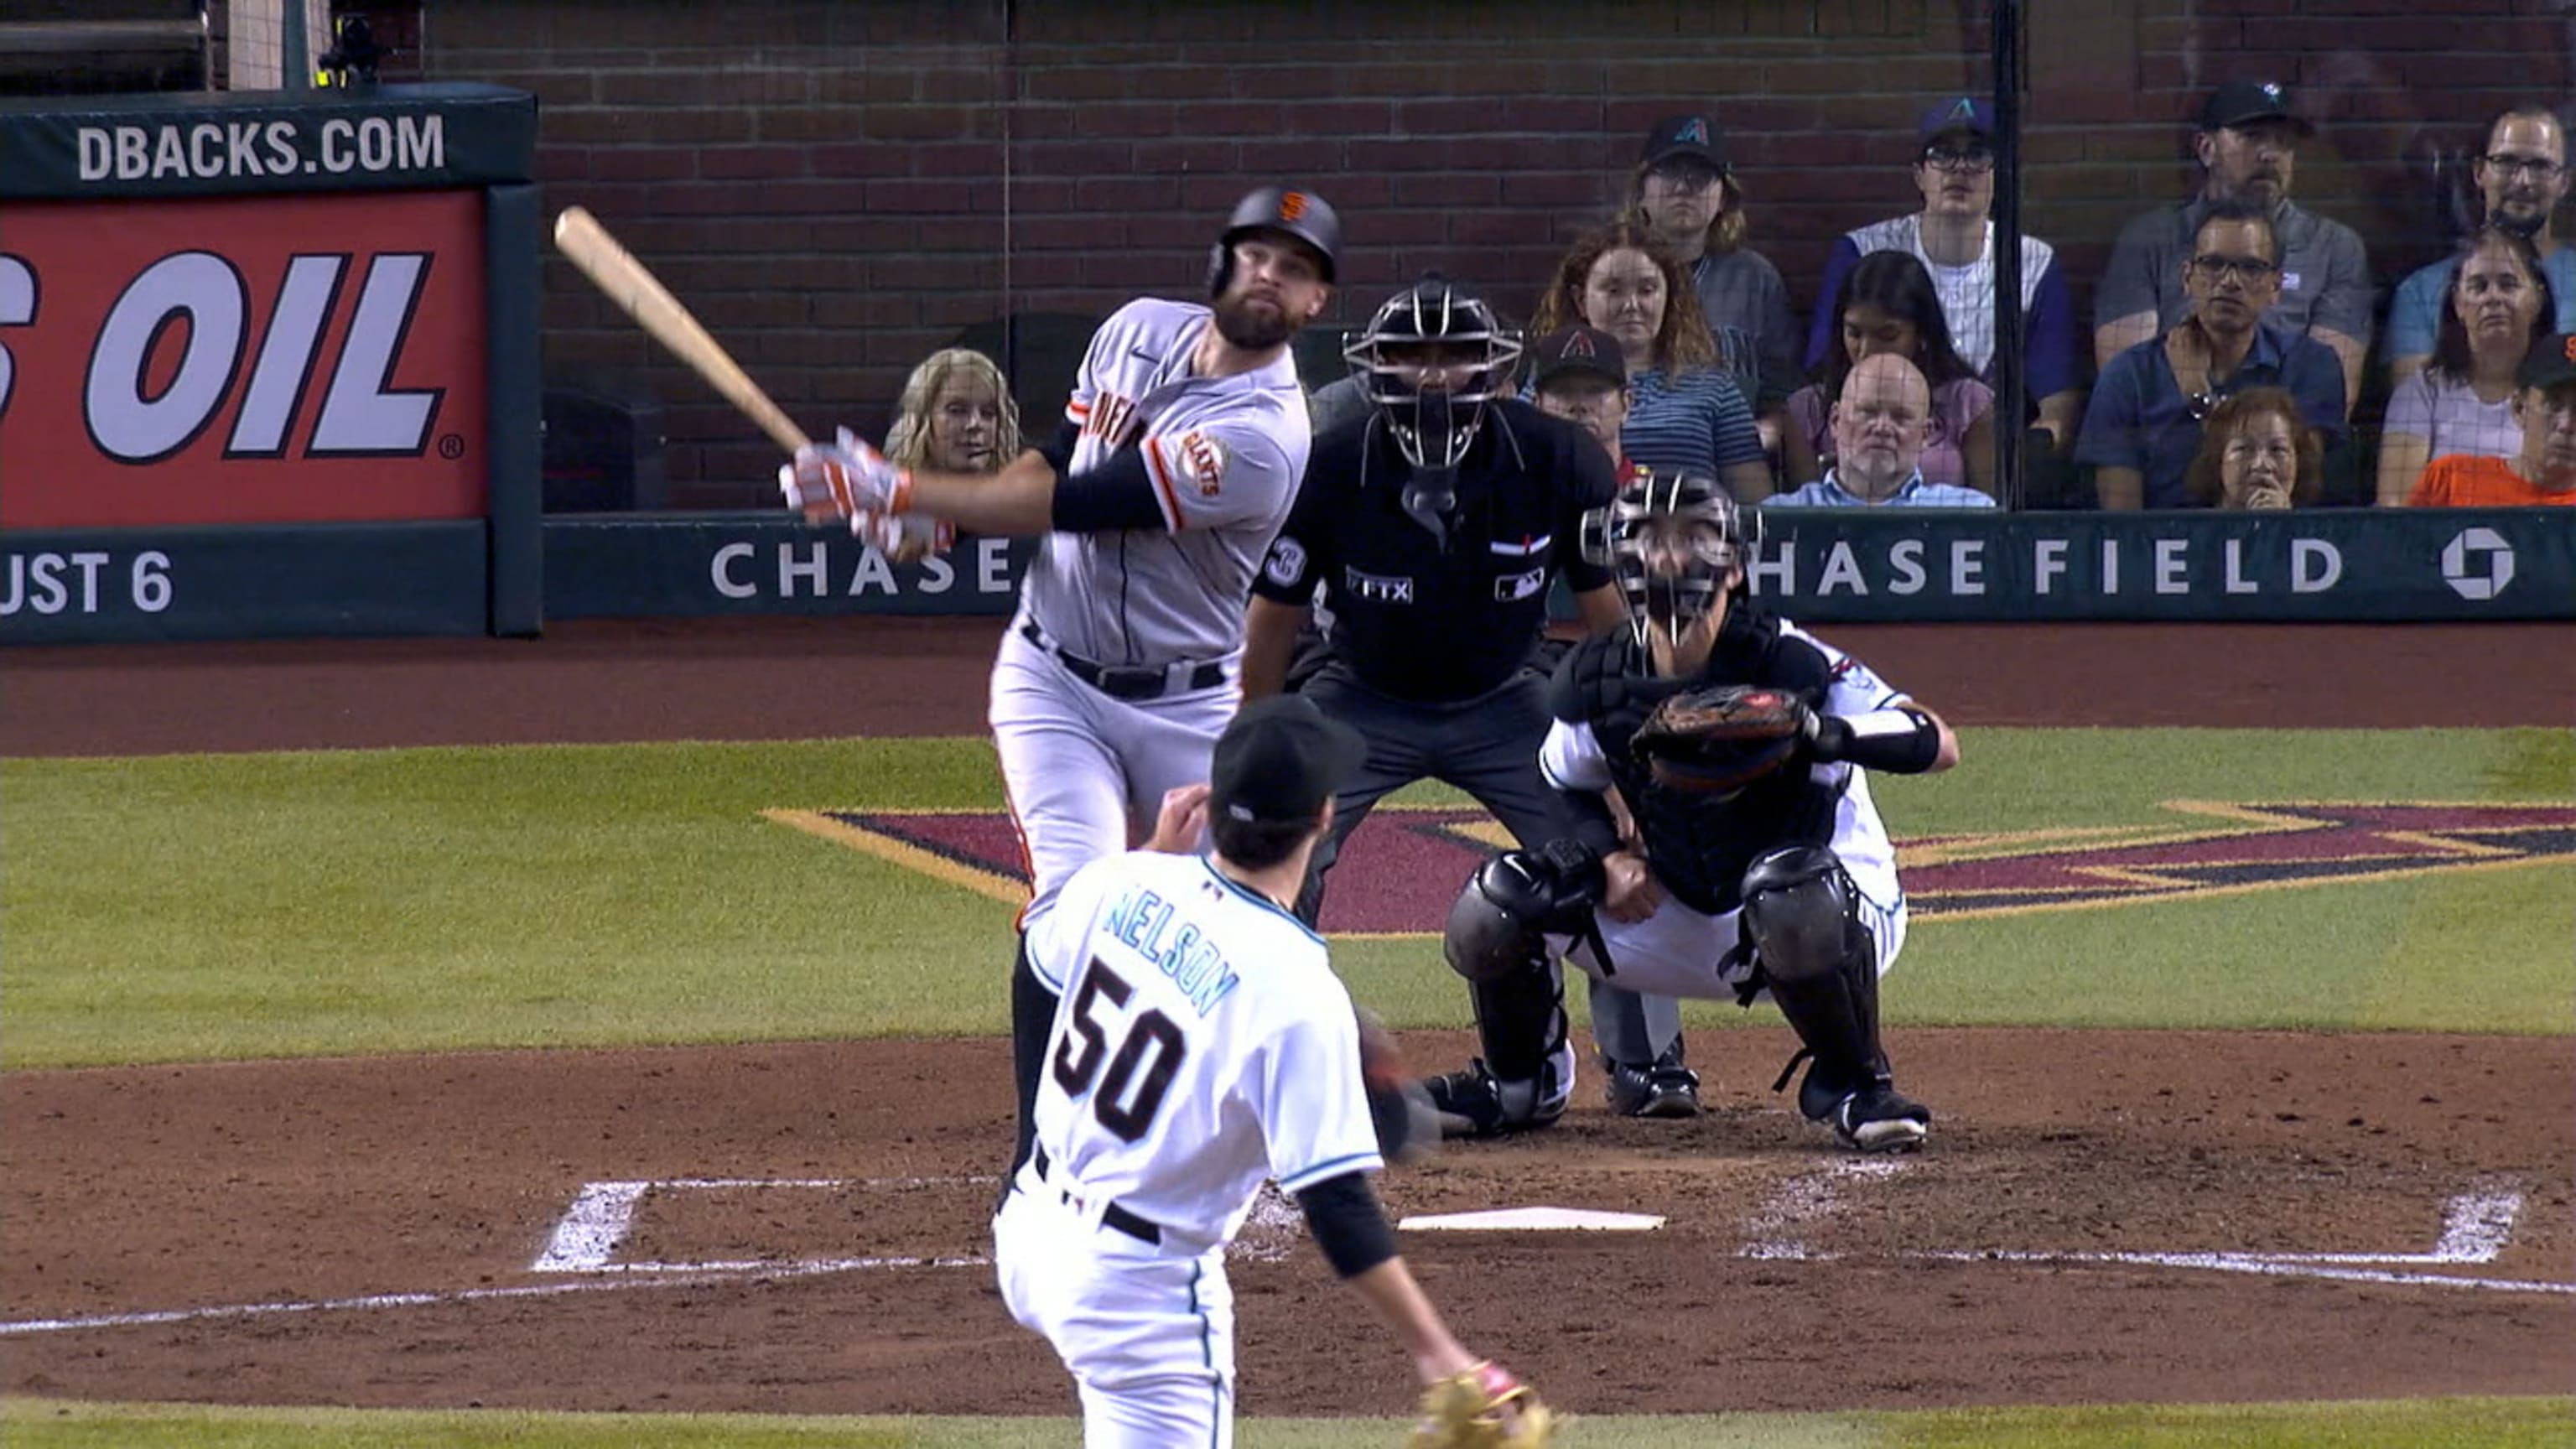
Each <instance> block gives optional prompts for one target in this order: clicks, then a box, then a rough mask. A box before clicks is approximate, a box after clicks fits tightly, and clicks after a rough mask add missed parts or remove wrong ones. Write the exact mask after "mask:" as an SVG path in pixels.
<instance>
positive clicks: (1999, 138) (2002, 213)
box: [1992, 0, 2030, 508]
mask: <svg viewBox="0 0 2576 1449" xmlns="http://www.w3.org/2000/svg"><path fill="white" fill-rule="evenodd" d="M1992 3H1993V9H1992V20H1993V25H1994V40H1995V412H1994V417H1995V481H1996V486H1997V487H1998V488H1999V489H2000V490H2001V491H2002V493H2003V497H2002V498H2001V499H2000V500H1999V501H2000V502H2001V503H2002V504H2003V505H2004V506H2005V507H2007V508H2018V507H2020V506H2021V504H2022V501H2023V500H2024V499H2025V498H2026V497H2027V496H2028V491H2027V489H2026V487H2025V479H2024V475H2023V468H2024V465H2023V458H2022V452H2023V449H2022V444H2023V441H2024V440H2025V439H2026V438H2027V437H2028V436H2029V427H2030V424H2029V422H2028V419H2029V417H2030V397H2029V393H2030V384H2029V374H2028V372H2027V371H2026V369H2025V368H2024V366H2023V356H2022V354H2023V348H2024V338H2023V336H2022V325H2021V96H2022V78H2021V0H1992Z"/></svg>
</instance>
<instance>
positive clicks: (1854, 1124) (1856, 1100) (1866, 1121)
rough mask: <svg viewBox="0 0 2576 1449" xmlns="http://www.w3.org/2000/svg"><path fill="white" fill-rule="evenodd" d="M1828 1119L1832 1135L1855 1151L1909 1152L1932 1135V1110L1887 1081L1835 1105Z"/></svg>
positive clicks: (1861, 1090)
mask: <svg viewBox="0 0 2576 1449" xmlns="http://www.w3.org/2000/svg"><path fill="white" fill-rule="evenodd" d="M1827 1120H1829V1121H1830V1122H1832V1124H1833V1128H1834V1136H1835V1137H1837V1138H1839V1139H1840V1140H1841V1141H1842V1144H1843V1145H1844V1146H1846V1147H1848V1148H1850V1149H1852V1150H1853V1151H1854V1152H1912V1151H1914V1150H1915V1149H1916V1148H1919V1147H1921V1146H1922V1145H1923V1142H1924V1139H1925V1138H1928V1137H1930V1136H1931V1135H1932V1109H1931V1108H1929V1107H1926V1106H1924V1105H1923V1104H1922V1103H1920V1102H1917V1101H1915V1100H1914V1099H1912V1098H1910V1097H1908V1096H1906V1095H1904V1094H1903V1093H1901V1092H1899V1091H1897V1090H1896V1088H1895V1087H1893V1086H1891V1085H1889V1084H1888V1083H1886V1082H1873V1083H1871V1084H1870V1085H1869V1086H1866V1087H1863V1088H1861V1089H1860V1090H1859V1091H1857V1092H1854V1093H1852V1094H1851V1095H1849V1096H1847V1097H1845V1098H1843V1099H1842V1100H1841V1101H1840V1102H1837V1103H1835V1104H1834V1109H1833V1111H1832V1112H1831V1113H1830V1114H1829V1115H1828V1118H1827Z"/></svg>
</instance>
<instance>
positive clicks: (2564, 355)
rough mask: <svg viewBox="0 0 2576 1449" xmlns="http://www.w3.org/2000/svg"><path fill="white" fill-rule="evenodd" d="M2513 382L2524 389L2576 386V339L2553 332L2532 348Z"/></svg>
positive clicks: (2525, 356)
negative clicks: (2573, 384) (2567, 383)
mask: <svg viewBox="0 0 2576 1449" xmlns="http://www.w3.org/2000/svg"><path fill="white" fill-rule="evenodd" d="M2513 380H2514V382H2515V383H2517V384H2519V385H2520V386H2523V387H2536V388H2542V389H2547V388H2553V387H2556V386H2558V385H2559V384H2560V383H2564V382H2576V337H2571V336H2569V335H2568V334H2566V333H2564V332H2554V333H2551V334H2550V335H2549V336H2547V337H2543V338H2541V339H2540V340H2539V341H2537V342H2535V343H2533V344H2531V350H2530V351H2529V352H2526V353H2524V354H2523V355H2522V366H2521V367H2520V368H2519V369H2518V370H2516V371H2515V373H2514V377H2513Z"/></svg>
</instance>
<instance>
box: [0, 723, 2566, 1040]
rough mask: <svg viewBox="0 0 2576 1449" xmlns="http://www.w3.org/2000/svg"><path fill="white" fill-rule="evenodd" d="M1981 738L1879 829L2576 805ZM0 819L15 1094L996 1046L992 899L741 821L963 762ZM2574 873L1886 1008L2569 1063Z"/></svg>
mask: <svg viewBox="0 0 2576 1449" xmlns="http://www.w3.org/2000/svg"><path fill="white" fill-rule="evenodd" d="M1968 743H1969V749H1970V755H1969V759H1968V762H1967V764H1966V766H1965V767H1964V768H1963V769H1961V770H1960V771H1958V772H1957V773H1954V774H1951V775H1947V776H1942V777H1938V778H1931V779H1893V780H1886V781H1883V782H1881V783H1880V786H1879V788H1880V794H1881V798H1882V801H1883V805H1884V808H1885V810H1886V813H1887V815H1888V817H1889V819H1890V821H1891V824H1892V827H1893V828H1894V829H1895V830H1896V831H1897V833H1898V834H1899V835H1900V836H1908V835H1918V836H1919V835H1926V834H1932V833H1954V832H1966V831H2003V830H2030V829H2037V828H2041V827H2048V826H2110V825H2137V824H2148V823H2154V822H2157V821H2159V820H2168V821H2169V820H2170V819H2171V817H2170V816H2166V815H2164V814H2163V813H2162V812H2160V811H2159V810H2158V809H2157V805H2158V802H2159V801H2163V800H2169V799H2177V798H2189V799H2202V800H2225V801H2284V800H2287V801H2296V800H2441V801H2555V802H2564V801H2567V800H2569V799H2571V798H2576V734H2570V733H2568V732H2560V731H2545V730H2512V731H2465V730H2451V731H2431V730H2427V731H2308V732H2299V733H2295V734H2281V733H2271V732H2259V731H2224V730H2132V731H2045V730H1982V731H1977V732H1975V733H1974V734H1973V735H1972V736H1971V737H1970V739H1969V742H1968ZM0 797H5V800H4V801H0V804H5V816H6V821H7V828H6V831H5V834H0V879H5V882H6V885H7V899H6V908H5V915H0V933H5V939H6V942H7V952H6V959H5V963H0V991H5V995H6V999H7V1002H8V1026H9V1029H8V1031H7V1033H6V1034H5V1038H0V1062H5V1063H6V1064H7V1065H9V1066H16V1067H26V1066H66V1065H80V1064H99V1063H119V1062H148V1061H174V1060H195V1059H214V1058H240V1057H262V1056H296V1055H313V1054H334V1053H364V1052H398V1051H419V1050H434V1049H446V1048H465V1047H517V1046H573V1045H585V1046H586V1045H606V1044H622V1043H635V1042H687V1041H741V1040H762V1039H777V1038H805V1037H816V1036H845V1035H861V1036H864V1035H883V1034H909V1033H921V1034H947V1033H978V1034H985V1033H999V1032H1001V1031H1002V1030H1003V1029H1004V1026H1005V1021H1004V1016H1003V1010H1004V1004H1005V1003H1004V993H1003V992H1002V991H1001V990H1000V989H999V985H1000V980H1001V977H1002V973H1003V969H1004V966H1003V963H1004V961H1005V960H1006V943H1007V940H1008V931H1009V908H1008V907H1007V906H1005V905H1003V904H1001V903H999V902H996V901H993V900H990V899H988V898H985V897H983V896H980V895H976V894H974V893H973V892H970V891H967V890H964V889H961V888H958V887H955V886H950V885H945V884H941V883H938V882H935V881H931V880H929V879H927V878H925V877H921V876H918V875H915V874H912V873H910V872H908V871H905V870H903V869H901V868H899V867H896V866H893V865H890V864H887V863H885V862H882V861H879V860H876V859H873V858H871V857H867V856H864V855H861V854H859V853H857V852H855V851H851V850H847V849H843V848H839V847H837V846H835V845H833V844H831V843H829V842H826V841H823V840H820V839H817V838H815V837H812V836H808V835H805V834H802V833H800V832H797V831H794V830H790V829H787V828H785V827H782V826H779V825H776V824H773V823H771V822H769V821H766V820H764V819H762V818H761V817H760V816H759V814H758V812H759V811H761V810H763V809H767V808H773V807H788V808H816V809H923V808H942V807H946V808H998V806H999V804H1000V793H999V787H998V783H997V780H996V776H995V773H994V769H993V764H992V757H991V751H990V747H989V746H988V745H987V744H985V743H984V742H981V741H966V740H908V741H855V740H854V741H826V742H808V743H794V744H759V745H744V744H678V745H632V746H617V747H595V746H585V747H574V746H555V747H521V748H508V749H424V750H385V751H363V752H361V751H351V752H326V753H303V754H279V755H221V756H183V757H158V758H150V759H115V760H14V761H9V762H6V763H5V766H0ZM1407 798H1410V799H1416V800H1421V801H1426V802H1427V801H1436V800H1439V799H1443V798H1446V797H1445V796H1444V793H1443V792H1441V791H1438V790H1421V791H1416V792H1413V794H1412V795H1410V796H1408V797H1407ZM2566 873H2567V872H2566V868H2565V866H2564V864H2563V863H2562V864H2560V865H2558V866H2555V867H2552V866H2534V867H2522V868H2517V869H2507V870H2495V871H2486V872H2468V873H2444V874H2436V875H2426V876H2417V877H2411V878H2407V879H2404V880H2399V881H2391V882H2362V883H2352V884H2340V885H2325V886H2315V887H2303V888H2299V889H2295V890H2284V891H2274V892H2267V893H2262V894H2257V895H2247V896H2235V897H2223V898H2217V899H2210V900H2203V901H2190V902H2173V903H2165V904H2158V905H2143V906H2129V907H2122V908H2117V909H2109V910H2093V911H2080V912H2065V913H2050V914H2040V915H2032V916H2020V917H2009V918H2002V919H1990V920H1975V921H1953V922H1941V921H1927V922H1924V923H1922V924H1920V925H1919V926H1918V928H1917V929H1916V931H1915V932H1914V935H1913V939H1912V941H1911V942H1910V944H1909V945H1908V947H1907V950H1906V954H1905V957H1904V959H1903V961H1902V963H1901V964H1900V966H1899V968H1898V976H1897V978H1896V982H1895V984H1894V985H1892V986H1891V989H1890V993H1889V1012H1890V1015H1891V1017H1892V1018H1893V1019H1895V1020H1897V1021H1902V1022H1912V1023H1926V1024H1958V1025H2025V1024H2044V1025H2077V1026H2085V1025H2117V1026H2131V1027H2156V1026H2198V1027H2230V1026H2241V1027H2252V1026H2264V1027H2313V1028H2328V1029H2353V1028H2361V1029H2379V1028H2385V1029H2397V1028H2405V1029H2427V1030H2452V1031H2475V1032H2552V1033H2557V1032H2568V1031H2571V1030H2576V998H2571V994H2570V993H2569V992H2568V991H2567V989H2566V981H2567V975H2566V972H2567V967H2568V961H2569V950H2570V947H2569V943H2570V941H2571V940H2576V892H2571V891H2569V890H2567V889H2566V888H2565V878H2566ZM1337 960H1338V962H1339V963H1340V965H1341V966H1342V968H1343V970H1344V972H1345V974H1346V975H1347V976H1348V977H1349V978H1350V980H1351V982H1352V985H1353V988H1354V990H1355V991H1356V992H1357V993H1358V994H1359V995H1360V996H1361V997H1362V998H1363V999H1364V1000H1368V1001H1370V1002H1371V1003H1372V1004H1373V1005H1375V1006H1377V1007H1378V1008H1379V1009H1380V1010H1381V1011H1382V1012H1384V1013H1385V1014H1386V1015H1387V1016H1388V1018H1389V1019H1390V1020H1391V1021H1393V1022H1394V1023H1395V1024H1396V1025H1398V1026H1423V1025H1454V1024H1457V991H1456V987H1455V985H1454V982H1453V981H1452V980H1451V979H1450V978H1449V976H1448V974H1447V973H1446V972H1445V971H1444V970H1442V969H1441V968H1440V967H1439V966H1438V964H1437V962H1436V956H1435V953H1434V949H1433V947H1432V946H1431V945H1430V943H1428V942H1425V941H1355V942H1350V943H1346V944H1345V945H1344V946H1343V947H1342V948H1341V949H1340V950H1339V951H1338V952H1337ZM1577 994H1578V995H1579V994H1580V993H1577ZM1693 1015H1694V1017H1695V1019H1697V1020H1699V1021H1701V1022H1702V1023H1704V1024H1724V1023H1728V1022H1732V1021H1736V1020H1741V1019H1742V1014H1741V1013H1738V1012H1735V1011H1733V1010H1732V1009H1731V1008H1726V1007H1722V1006H1716V1005H1706V1004H1702V1005H1697V1006H1694V1008H1693Z"/></svg>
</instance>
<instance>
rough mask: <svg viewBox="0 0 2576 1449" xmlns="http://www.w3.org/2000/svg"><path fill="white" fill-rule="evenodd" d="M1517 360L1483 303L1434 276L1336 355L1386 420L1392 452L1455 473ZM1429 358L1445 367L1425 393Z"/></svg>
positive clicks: (1508, 334) (1396, 300)
mask: <svg viewBox="0 0 2576 1449" xmlns="http://www.w3.org/2000/svg"><path fill="white" fill-rule="evenodd" d="M1520 355H1521V337H1520V334H1519V333H1518V332H1516V331H1514V330H1513V329H1511V328H1509V327H1506V326H1504V325H1503V324H1502V322H1501V321H1500V319H1498V318H1496V317H1495V316H1494V309H1493V308H1491V307H1489V306H1487V305H1486V304H1485V301H1484V299H1483V298H1481V297H1478V296H1477V295H1476V294H1475V293H1474V292H1473V291H1471V290H1470V289H1468V288H1467V287H1466V286H1464V285H1462V284H1460V283H1457V282H1452V281H1450V280H1449V279H1447V278H1445V277H1443V276H1441V275H1440V274H1439V273H1437V272H1434V273H1431V274H1430V275H1427V276H1425V277H1424V278H1423V279H1422V280H1421V281H1419V282H1416V283H1414V284H1413V285H1412V286H1410V287H1407V288H1405V289H1404V290H1403V291H1401V292H1398V293H1396V294H1395V295H1394V296H1392V297H1389V298H1388V299H1387V300H1386V305H1384V306H1382V307H1380V308H1378V309H1377V315H1376V316H1374V317H1372V318H1370V319H1369V324H1368V327H1367V329H1366V330H1364V331H1362V332H1360V333H1359V334H1357V335H1356V336H1354V337H1352V338H1351V339H1350V340H1349V342H1348V344H1347V345H1346V346H1344V347H1343V348H1342V358H1343V360H1344V361H1347V362H1348V363H1350V365H1351V373H1352V375H1353V376H1354V377H1357V378H1358V379H1359V384H1360V388H1361V390H1362V391H1363V392H1365V393H1367V394H1368V400H1369V401H1370V402H1371V403H1372V404H1374V405H1375V406H1376V407H1377V409H1378V411H1379V412H1381V413H1384V414H1385V415H1386V423H1387V428H1388V430H1389V431H1391V432H1392V433H1393V434H1394V435H1395V445H1396V448H1397V449H1398V450H1399V451H1400V452H1402V453H1403V454H1404V458H1405V461H1406V462H1408V463H1411V464H1412V465H1413V466H1414V467H1416V468H1455V467H1457V466H1458V464H1459V463H1460V462H1461V461H1463V460H1464V459H1465V458H1466V456H1467V449H1468V447H1469V446H1470V445H1471V444H1473V443H1474V442H1475V441H1476V429H1477V428H1478V427H1479V426H1481V425H1482V424H1483V423H1484V420H1485V404H1487V403H1489V402H1491V401H1493V400H1494V399H1495V398H1497V397H1502V396H1506V395H1508V394H1509V392H1510V388H1511V376H1512V366H1513V364H1514V363H1516V362H1518V361H1519V360H1520ZM1435 357H1440V358H1445V359H1446V360H1447V361H1448V362H1449V363H1450V364H1451V365H1450V366H1447V367H1445V368H1443V369H1442V373H1443V380H1442V381H1441V383H1440V384H1439V385H1437V386H1431V387H1426V386H1424V385H1423V384H1424V381H1425V379H1424V377H1423V367H1424V365H1425V364H1426V363H1430V362H1432V361H1433V360H1434V359H1435ZM1462 372H1463V376H1462V375H1461V374H1462Z"/></svg>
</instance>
